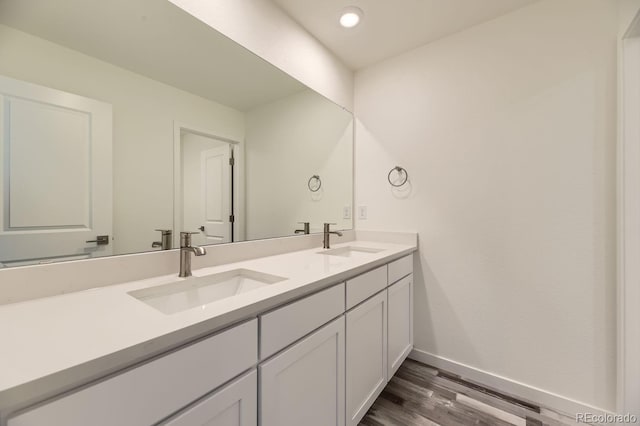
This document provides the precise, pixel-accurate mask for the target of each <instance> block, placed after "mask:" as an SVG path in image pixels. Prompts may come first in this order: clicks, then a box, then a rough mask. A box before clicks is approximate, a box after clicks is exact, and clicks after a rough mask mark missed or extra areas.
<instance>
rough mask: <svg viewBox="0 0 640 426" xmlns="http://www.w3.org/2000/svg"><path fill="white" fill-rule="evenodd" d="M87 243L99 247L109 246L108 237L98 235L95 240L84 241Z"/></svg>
mask: <svg viewBox="0 0 640 426" xmlns="http://www.w3.org/2000/svg"><path fill="white" fill-rule="evenodd" d="M86 242H87V243H96V244H97V245H99V246H106V245H107V244H109V236H108V235H98V236H97V237H96V239H95V240H89V241H86Z"/></svg>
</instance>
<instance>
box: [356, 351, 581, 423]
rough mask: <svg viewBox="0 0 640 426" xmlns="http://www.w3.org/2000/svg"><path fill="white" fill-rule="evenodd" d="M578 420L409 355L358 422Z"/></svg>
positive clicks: (531, 421) (538, 421) (537, 421)
mask: <svg viewBox="0 0 640 426" xmlns="http://www.w3.org/2000/svg"><path fill="white" fill-rule="evenodd" d="M575 424H576V423H575V421H574V420H573V419H572V418H569V417H566V416H563V415H561V414H558V413H555V412H553V411H551V410H548V409H545V408H541V407H538V406H536V405H533V404H528V403H525V402H523V401H519V400H517V399H514V398H511V397H508V396H506V395H502V394H500V393H498V392H495V391H492V390H489V389H486V388H483V387H482V386H478V385H476V384H473V383H470V382H467V381H465V380H463V379H461V378H460V377H458V376H455V375H452V374H449V373H446V372H444V371H439V370H437V369H435V368H433V367H429V366H427V365H424V364H421V363H419V362H416V361H413V360H409V359H408V360H406V361H405V362H404V363H403V364H402V366H401V367H400V369H399V370H398V372H397V373H396V375H395V376H394V377H393V378H392V379H391V380H390V381H389V383H388V384H387V387H386V388H385V389H384V390H383V391H382V394H381V395H380V396H379V397H378V399H377V400H376V402H375V403H374V404H373V406H372V407H371V409H370V410H369V412H368V413H367V414H366V415H365V417H364V418H363V419H362V421H361V422H360V426H396V425H398V426H412V425H420V426H422V425H425V426H433V425H440V426H450V425H487V426H489V425H490V426H503V425H521V426H541V425H549V426H558V425H575Z"/></svg>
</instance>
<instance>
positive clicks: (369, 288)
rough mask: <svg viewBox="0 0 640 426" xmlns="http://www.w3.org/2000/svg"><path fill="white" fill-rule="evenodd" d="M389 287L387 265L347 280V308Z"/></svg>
mask: <svg viewBox="0 0 640 426" xmlns="http://www.w3.org/2000/svg"><path fill="white" fill-rule="evenodd" d="M385 287H387V265H384V266H381V267H380V268H377V269H374V270H373V271H369V272H365V273H364V274H362V275H358V276H357V277H355V278H352V279H350V280H348V281H347V310H348V309H351V308H353V307H354V306H356V305H357V304H358V303H360V302H362V301H363V300H365V299H367V298H368V297H369V296H373V295H374V294H376V293H377V292H379V291H381V290H384V289H385Z"/></svg>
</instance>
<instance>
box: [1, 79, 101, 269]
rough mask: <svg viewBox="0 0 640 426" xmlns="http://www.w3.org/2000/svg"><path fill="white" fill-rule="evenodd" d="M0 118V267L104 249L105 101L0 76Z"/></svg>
mask: <svg viewBox="0 0 640 426" xmlns="http://www.w3.org/2000/svg"><path fill="white" fill-rule="evenodd" d="M0 117H1V118H0V224H1V227H0V262H1V265H0V266H3V265H4V266H20V265H28V264H34V263H48V262H55V261H60V260H73V259H82V258H88V257H96V256H107V255H110V254H112V244H111V241H110V240H109V242H108V243H106V244H103V243H102V241H100V244H98V241H97V236H98V235H104V236H105V237H108V238H109V239H111V238H112V235H113V234H112V213H111V212H112V166H111V149H112V148H111V144H112V133H111V132H112V130H111V127H112V112H111V105H109V104H106V103H103V102H99V101H96V100H93V99H89V98H85V97H81V96H76V95H73V94H71V93H66V92H61V91H59V90H54V89H51V88H48V87H44V86H39V85H35V84H31V83H27V82H23V81H19V80H14V79H11V78H7V77H2V76H0ZM104 241H106V239H105V240H104Z"/></svg>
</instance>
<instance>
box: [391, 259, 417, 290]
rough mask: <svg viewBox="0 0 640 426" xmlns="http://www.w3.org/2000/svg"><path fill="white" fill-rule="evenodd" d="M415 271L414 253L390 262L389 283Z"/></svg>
mask: <svg viewBox="0 0 640 426" xmlns="http://www.w3.org/2000/svg"><path fill="white" fill-rule="evenodd" d="M411 273H413V254H410V255H408V256H405V257H402V258H400V259H398V260H394V261H393V262H391V263H389V284H390V285H391V284H393V283H395V282H396V281H398V280H399V279H401V278H404V277H406V276H407V275H409V274H411Z"/></svg>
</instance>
